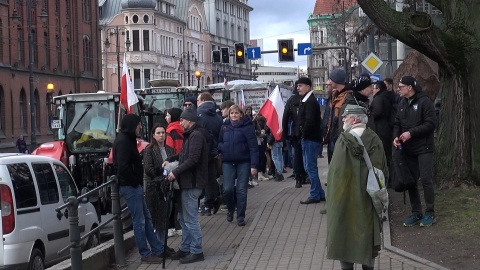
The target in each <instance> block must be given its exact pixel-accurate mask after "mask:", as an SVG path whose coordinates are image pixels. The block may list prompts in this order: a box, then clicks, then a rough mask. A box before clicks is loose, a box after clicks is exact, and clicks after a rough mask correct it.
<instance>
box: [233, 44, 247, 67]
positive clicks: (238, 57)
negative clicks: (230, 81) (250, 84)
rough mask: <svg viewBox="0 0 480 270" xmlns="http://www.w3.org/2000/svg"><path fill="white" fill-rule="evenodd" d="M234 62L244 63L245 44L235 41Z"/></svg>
mask: <svg viewBox="0 0 480 270" xmlns="http://www.w3.org/2000/svg"><path fill="white" fill-rule="evenodd" d="M235 62H236V63H237V64H245V45H244V44H243V43H235Z"/></svg>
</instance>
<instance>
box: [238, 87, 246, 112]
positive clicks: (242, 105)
mask: <svg viewBox="0 0 480 270" xmlns="http://www.w3.org/2000/svg"><path fill="white" fill-rule="evenodd" d="M240 92H241V93H240V94H241V95H242V96H241V97H240V104H239V105H240V108H242V109H245V95H244V94H243V89H241V90H240Z"/></svg>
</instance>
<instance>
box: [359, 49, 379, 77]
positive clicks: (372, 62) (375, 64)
mask: <svg viewBox="0 0 480 270" xmlns="http://www.w3.org/2000/svg"><path fill="white" fill-rule="evenodd" d="M382 64H383V61H382V60H380V58H378V56H376V55H375V54H374V53H373V52H372V53H370V54H369V55H368V56H367V57H366V58H365V60H363V62H362V66H363V67H365V68H366V69H367V70H368V71H369V72H370V73H375V71H377V69H378V68H379V67H380V66H382Z"/></svg>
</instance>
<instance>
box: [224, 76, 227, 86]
mask: <svg viewBox="0 0 480 270" xmlns="http://www.w3.org/2000/svg"><path fill="white" fill-rule="evenodd" d="M223 85H225V86H227V85H228V81H227V77H225V78H223Z"/></svg>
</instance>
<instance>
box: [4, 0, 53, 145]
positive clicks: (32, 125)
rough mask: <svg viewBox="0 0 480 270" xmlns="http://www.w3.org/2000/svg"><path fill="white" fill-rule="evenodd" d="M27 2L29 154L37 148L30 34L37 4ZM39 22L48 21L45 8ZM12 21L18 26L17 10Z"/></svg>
mask: <svg viewBox="0 0 480 270" xmlns="http://www.w3.org/2000/svg"><path fill="white" fill-rule="evenodd" d="M26 1H27V10H26V12H27V30H28V58H29V63H28V82H29V88H30V129H31V130H30V134H31V138H30V147H31V149H30V150H31V151H30V153H31V152H32V151H33V150H34V149H35V147H36V146H37V134H36V133H35V130H36V122H35V121H36V104H35V88H34V87H33V46H34V44H33V34H32V7H36V6H37V2H36V1H34V0H26ZM39 17H40V20H41V21H42V23H44V24H45V23H46V22H47V19H48V15H47V12H46V11H45V8H42V12H41V13H40V15H39ZM11 19H12V21H13V22H14V23H15V24H17V25H20V24H21V22H20V19H21V17H20V15H19V14H18V12H17V9H16V8H14V9H13V13H12V16H11Z"/></svg>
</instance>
